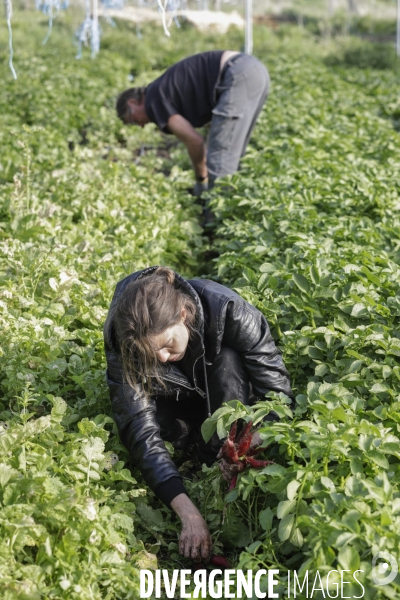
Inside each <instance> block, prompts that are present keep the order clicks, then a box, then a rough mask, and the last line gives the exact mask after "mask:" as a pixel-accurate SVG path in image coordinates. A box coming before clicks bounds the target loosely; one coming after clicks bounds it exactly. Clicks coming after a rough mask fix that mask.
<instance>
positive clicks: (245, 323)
mask: <svg viewBox="0 0 400 600" xmlns="http://www.w3.org/2000/svg"><path fill="white" fill-rule="evenodd" d="M222 343H223V344H226V345H227V346H230V347H231V348H233V349H234V350H236V351H237V352H239V354H240V355H241V357H242V359H243V362H244V366H245V368H246V371H247V373H248V375H249V378H250V381H251V384H252V386H253V390H254V393H255V395H256V396H260V397H262V396H264V395H265V394H267V393H268V392H271V391H274V392H283V393H284V394H286V395H287V396H289V397H291V398H293V392H292V390H291V387H290V378H289V373H288V371H287V369H286V367H285V365H284V362H283V360H282V355H281V352H280V351H279V350H278V348H277V347H276V345H275V342H274V340H273V338H272V336H271V332H270V330H269V327H268V323H267V321H266V319H265V317H264V315H263V314H262V313H261V312H260V311H259V310H257V308H255V307H254V306H252V305H251V304H249V303H248V302H246V301H245V300H243V298H240V296H237V299H235V300H232V301H230V302H228V303H227V307H226V316H225V328H224V336H223V342H222Z"/></svg>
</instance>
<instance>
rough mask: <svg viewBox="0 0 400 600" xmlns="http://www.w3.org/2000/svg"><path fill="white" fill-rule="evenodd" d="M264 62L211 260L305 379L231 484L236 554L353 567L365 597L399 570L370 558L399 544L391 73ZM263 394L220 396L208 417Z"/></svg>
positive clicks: (399, 277)
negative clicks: (229, 399) (261, 455)
mask: <svg viewBox="0 0 400 600" xmlns="http://www.w3.org/2000/svg"><path fill="white" fill-rule="evenodd" d="M269 65H270V66H271V71H272V81H275V88H274V93H273V94H272V95H271V98H270V99H269V101H268V102H269V106H268V109H267V111H266V112H265V113H264V114H263V115H262V117H261V119H260V123H259V125H258V129H257V134H256V137H255V139H254V142H253V148H252V149H251V150H250V151H249V153H248V154H247V155H246V157H245V158H244V159H243V168H242V172H241V173H240V174H238V175H234V176H231V177H229V178H226V180H225V181H223V182H221V188H220V189H219V190H216V191H215V193H214V195H213V200H212V206H213V208H214V210H215V211H216V213H217V215H218V216H219V217H220V225H219V227H218V230H217V232H216V240H217V242H216V243H217V244H218V254H219V255H218V258H217V259H216V261H215V263H216V267H217V269H218V274H219V276H220V278H221V279H222V281H223V282H225V283H228V284H230V285H232V286H233V287H234V288H235V289H236V290H237V291H238V292H239V293H240V294H241V295H242V296H243V297H245V298H246V299H247V300H248V301H249V302H251V303H253V304H254V305H256V306H257V307H258V308H259V309H260V310H262V311H263V312H264V314H265V315H266V317H267V318H268V321H269V323H270V325H271V328H272V331H273V335H274V336H275V338H276V339H277V340H278V341H279V344H280V347H281V349H282V352H283V356H284V360H285V364H286V365H287V367H288V370H289V372H290V374H291V378H292V386H293V389H294V391H295V394H296V407H295V410H294V415H293V419H291V418H288V417H287V416H285V415H282V416H281V419H280V421H279V423H268V422H266V423H265V424H264V425H263V427H262V429H261V430H260V433H261V436H262V438H263V440H264V445H265V446H266V452H265V458H268V459H271V460H274V462H275V464H274V465H272V466H269V467H266V468H264V469H262V470H261V471H252V470H250V471H244V473H242V474H241V475H240V477H239V481H238V485H237V490H236V492H235V490H234V493H232V492H231V493H230V494H229V495H228V496H227V497H226V502H228V503H233V504H234V505H235V510H236V511H237V512H240V511H241V514H242V517H243V518H245V519H246V522H247V527H248V530H249V531H250V532H251V536H250V539H249V542H251V543H250V545H249V547H248V548H247V549H246V551H245V552H243V553H242V554H241V556H240V560H239V563H238V566H239V567H240V568H244V569H247V568H253V569H258V568H263V567H264V565H265V564H267V565H270V566H274V567H275V568H279V569H280V570H281V572H282V570H285V569H289V568H290V569H297V570H299V571H300V572H304V571H305V570H306V569H308V570H310V571H311V572H314V573H315V572H316V570H317V569H318V570H319V571H320V573H321V574H322V575H323V574H325V575H326V573H327V572H328V571H329V570H330V569H338V570H340V569H350V570H354V569H357V568H359V569H362V570H364V571H365V573H364V579H363V584H364V586H365V589H366V592H365V596H364V597H365V598H371V599H372V598H386V597H393V598H394V597H396V596H397V595H398V593H399V587H398V583H397V582H396V581H395V582H393V583H392V584H390V585H389V586H386V587H385V589H383V588H380V587H379V586H378V587H377V586H375V584H374V583H373V581H372V578H371V576H370V573H371V560H372V556H373V555H374V554H375V553H376V552H378V551H379V550H383V549H384V550H387V551H388V552H391V553H392V554H393V555H394V556H395V557H396V558H399V555H398V544H399V537H398V516H397V504H398V497H399V492H400V489H399V480H398V472H399V458H400V455H399V448H400V436H399V418H398V412H399V406H400V404H399V401H400V377H399V375H400V335H399V323H400V305H399V300H398V299H399V297H400V271H399V258H400V257H399V244H398V240H399V233H400V222H399V219H398V209H399V180H398V167H399V164H400V150H399V148H400V138H399V134H398V133H397V132H396V131H395V129H394V128H393V123H392V122H391V121H390V120H386V119H385V117H386V116H389V115H388V111H386V112H385V109H384V105H385V101H384V98H386V99H389V98H392V104H391V106H392V107H393V109H392V110H393V112H395V110H396V108H395V106H396V100H395V95H396V94H397V92H396V89H397V87H396V86H397V83H396V76H395V75H394V74H393V73H389V71H388V72H386V73H383V72H382V73H378V71H372V70H370V71H369V73H370V75H368V74H367V73H365V72H363V71H356V70H354V69H352V70H345V69H341V70H340V71H339V70H338V71H333V70H329V69H328V68H327V67H326V66H323V65H321V63H320V62H319V61H317V60H315V59H313V58H311V57H309V58H308V60H307V62H305V61H303V62H300V61H298V62H296V61H295V60H293V61H289V60H286V61H285V60H282V59H281V57H280V58H276V57H275V58H272V57H271V58H270V59H269ZM368 81H369V83H367V82H368ZM289 82H290V83H289ZM294 99H295V101H294ZM392 114H393V113H392ZM226 183H229V190H230V192H228V188H227V187H226ZM222 184H224V185H225V187H223V185H222ZM282 400H284V399H282ZM268 408H269V407H268V404H267V405H265V404H264V403H262V405H261V406H260V407H259V406H255V407H254V408H252V409H246V408H244V407H241V406H236V407H233V406H230V407H229V406H228V407H223V408H222V409H220V411H219V413H218V414H217V413H216V414H215V415H213V416H212V418H211V419H210V420H209V421H207V422H206V424H205V425H204V430H205V432H207V433H208V434H209V433H211V432H212V430H217V432H218V434H219V435H220V436H223V435H224V434H226V432H227V431H228V429H229V424H230V423H231V422H232V421H233V420H234V419H235V416H237V417H241V418H243V417H245V418H246V419H249V418H251V416H255V415H256V414H257V415H260V414H262V411H263V410H265V411H266V410H268ZM259 411H261V413H260V412H259ZM258 418H259V417H258ZM249 507H250V508H249ZM248 511H249V512H248ZM245 515H247V516H245ZM352 591H353V594H354V595H355V596H356V595H359V593H360V588H359V587H358V586H357V585H355V587H354V589H353V590H352ZM332 592H333V590H332ZM282 593H283V590H282ZM320 595H321V597H322V593H320ZM348 595H350V592H349V594H348ZM318 597H320V596H318Z"/></svg>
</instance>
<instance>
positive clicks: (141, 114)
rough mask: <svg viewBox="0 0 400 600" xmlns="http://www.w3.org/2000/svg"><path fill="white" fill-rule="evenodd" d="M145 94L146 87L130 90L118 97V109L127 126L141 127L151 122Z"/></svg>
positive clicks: (119, 115)
mask: <svg viewBox="0 0 400 600" xmlns="http://www.w3.org/2000/svg"><path fill="white" fill-rule="evenodd" d="M145 94H146V88H145V87H136V88H129V89H128V90H125V91H124V92H122V94H120V95H119V96H118V99H117V105H116V109H117V114H118V117H119V118H120V119H121V121H123V122H124V123H126V124H127V125H133V124H136V125H139V126H140V127H144V126H145V125H146V123H149V122H150V119H149V117H148V116H147V114H146V109H145V107H144V99H145Z"/></svg>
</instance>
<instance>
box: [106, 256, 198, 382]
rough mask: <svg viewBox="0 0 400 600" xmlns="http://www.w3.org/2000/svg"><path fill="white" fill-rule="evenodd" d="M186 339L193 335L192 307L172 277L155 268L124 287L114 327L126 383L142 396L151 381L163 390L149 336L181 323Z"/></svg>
mask: <svg viewBox="0 0 400 600" xmlns="http://www.w3.org/2000/svg"><path fill="white" fill-rule="evenodd" d="M182 308H185V309H186V318H185V325H186V327H187V328H188V330H189V335H191V334H192V333H193V332H194V323H195V317H196V304H195V302H194V300H192V298H190V296H188V295H187V294H185V293H184V292H182V291H181V290H180V289H179V288H178V287H177V286H176V285H175V273H174V271H172V269H169V268H167V267H159V268H158V269H157V270H156V271H155V272H154V273H152V274H151V275H147V276H145V277H142V278H140V279H136V280H135V281H132V282H131V283H130V284H128V285H127V286H126V288H125V290H124V291H123V292H122V294H121V296H120V298H119V299H118V301H117V305H116V308H115V313H114V325H115V330H116V335H117V339H118V343H119V346H120V351H121V356H122V365H123V370H124V377H125V380H126V383H128V385H130V386H131V387H133V388H135V389H138V387H140V386H141V388H142V390H143V391H144V392H145V393H146V392H147V393H151V392H152V389H153V382H152V378H155V380H156V381H157V382H158V383H159V384H160V385H161V386H162V387H164V389H165V388H166V385H165V382H164V381H163V379H162V375H163V372H164V371H165V368H166V365H164V364H163V363H161V362H160V361H159V360H158V358H157V355H156V352H155V350H154V347H153V345H152V344H151V342H150V340H149V336H154V335H159V334H160V333H163V332H164V331H165V330H166V329H168V328H169V327H172V326H173V325H176V324H177V323H179V322H180V321H181V319H182V316H181V312H182Z"/></svg>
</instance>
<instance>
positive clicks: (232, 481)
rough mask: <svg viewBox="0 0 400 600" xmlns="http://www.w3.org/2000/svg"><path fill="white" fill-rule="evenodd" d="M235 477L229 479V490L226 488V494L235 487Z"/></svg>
mask: <svg viewBox="0 0 400 600" xmlns="http://www.w3.org/2000/svg"><path fill="white" fill-rule="evenodd" d="M237 477H238V476H237V475H234V476H233V477H232V479H231V482H230V484H229V488H228V492H230V491H231V490H233V488H234V487H235V486H236V482H237Z"/></svg>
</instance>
